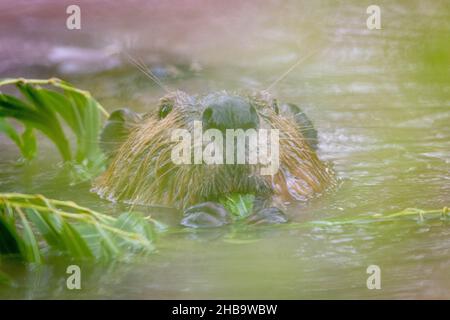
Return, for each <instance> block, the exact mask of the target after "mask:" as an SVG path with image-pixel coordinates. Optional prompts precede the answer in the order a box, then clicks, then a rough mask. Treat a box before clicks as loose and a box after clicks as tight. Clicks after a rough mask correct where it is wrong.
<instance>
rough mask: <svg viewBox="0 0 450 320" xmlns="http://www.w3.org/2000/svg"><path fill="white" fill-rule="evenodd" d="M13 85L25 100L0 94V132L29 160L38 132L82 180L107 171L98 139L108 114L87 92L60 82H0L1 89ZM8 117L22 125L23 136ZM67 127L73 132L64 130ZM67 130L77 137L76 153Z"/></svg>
mask: <svg viewBox="0 0 450 320" xmlns="http://www.w3.org/2000/svg"><path fill="white" fill-rule="evenodd" d="M13 84H14V85H16V87H17V88H18V90H19V92H20V93H21V94H22V95H23V97H24V99H23V100H21V99H18V98H16V97H14V96H12V95H8V94H3V93H0V132H3V133H5V134H6V135H7V136H8V137H9V138H10V139H11V140H13V141H14V142H15V143H16V145H17V146H18V147H19V149H20V151H21V153H22V155H23V156H24V157H25V158H26V159H32V158H33V157H34V156H35V154H36V151H37V144H36V137H35V135H34V133H33V132H34V129H36V130H39V131H40V132H42V133H43V134H44V135H45V136H47V137H48V138H49V139H50V140H51V141H52V142H53V143H54V145H55V146H56V147H57V149H58V150H59V153H60V154H61V156H62V158H63V160H64V161H65V162H67V163H69V164H73V165H74V167H76V169H75V170H74V173H75V174H80V177H81V178H82V179H87V178H90V177H92V176H93V175H96V174H98V173H99V172H100V171H101V170H102V169H103V168H104V160H105V157H104V156H103V154H102V152H101V149H100V146H99V141H98V137H99V133H100V129H101V117H100V114H101V113H103V114H105V115H106V116H107V115H108V114H107V112H106V111H105V110H104V109H103V107H102V106H101V105H100V104H99V103H98V102H97V101H96V100H95V99H94V98H92V96H91V95H90V94H89V93H88V92H86V91H83V90H80V89H77V88H75V87H73V86H72V85H70V84H68V83H66V82H64V81H61V80H59V79H49V80H28V79H6V80H3V81H0V86H2V85H13ZM42 85H45V86H46V87H42ZM5 118H13V119H15V120H17V121H19V122H21V123H22V124H23V126H24V132H23V134H22V135H20V134H19V133H18V132H17V130H16V129H15V128H14V127H13V126H12V125H11V124H9V123H7V122H6V121H5V120H4V119H5ZM65 125H67V127H68V128H69V129H70V130H64V129H65ZM65 131H71V132H72V133H73V135H74V136H75V137H76V151H75V152H73V151H72V148H71V145H70V143H69V140H70V137H69V136H68V135H67V134H66V132H65ZM74 149H75V148H74ZM75 180H78V179H75Z"/></svg>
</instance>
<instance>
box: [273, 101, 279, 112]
mask: <svg viewBox="0 0 450 320" xmlns="http://www.w3.org/2000/svg"><path fill="white" fill-rule="evenodd" d="M272 108H273V110H274V111H275V113H276V114H280V108H278V101H277V99H273V101H272Z"/></svg>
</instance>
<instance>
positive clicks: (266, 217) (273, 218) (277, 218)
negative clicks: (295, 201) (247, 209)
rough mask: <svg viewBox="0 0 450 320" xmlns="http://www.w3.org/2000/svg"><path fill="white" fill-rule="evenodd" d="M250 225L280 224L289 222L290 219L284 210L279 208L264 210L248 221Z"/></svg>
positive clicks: (250, 217) (253, 215)
mask: <svg viewBox="0 0 450 320" xmlns="http://www.w3.org/2000/svg"><path fill="white" fill-rule="evenodd" d="M246 222H247V223H248V224H253V225H260V224H280V223H286V222H288V218H287V217H286V214H285V213H284V212H283V210H281V209H279V208H277V207H269V208H263V209H261V210H259V211H257V212H255V213H254V214H252V215H251V216H249V217H248V218H247V219H246Z"/></svg>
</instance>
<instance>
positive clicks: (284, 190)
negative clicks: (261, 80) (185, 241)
mask: <svg viewBox="0 0 450 320" xmlns="http://www.w3.org/2000/svg"><path fill="white" fill-rule="evenodd" d="M198 123H201V124H202V130H203V132H205V131H207V130H209V131H213V132H214V133H215V134H216V138H215V139H210V140H208V141H207V142H205V140H203V145H202V146H200V148H201V147H205V145H204V144H207V148H208V147H209V148H210V149H211V146H213V147H214V144H216V148H212V149H213V150H214V151H213V152H212V155H213V156H214V157H215V159H216V160H217V158H218V157H219V160H220V157H223V160H224V162H222V163H220V162H218V161H216V162H213V163H207V162H206V161H200V162H199V161H196V159H195V149H196V147H199V146H198V143H197V146H196V144H195V141H194V143H193V145H192V149H193V150H194V152H192V153H189V155H188V156H187V157H186V154H185V156H184V159H185V160H191V159H190V158H191V157H192V161H184V162H183V161H181V162H180V161H178V162H177V161H174V158H173V154H174V149H176V148H177V146H178V142H177V141H174V139H173V132H174V130H178V131H180V130H182V132H185V133H187V134H188V137H194V136H195V129H196V126H195V125H196V124H198ZM230 130H238V131H241V132H250V131H251V130H254V131H256V130H260V131H262V130H276V131H277V135H278V141H277V143H278V144H277V150H276V151H277V157H278V158H277V159H276V160H277V167H276V170H274V171H273V172H271V173H270V174H262V172H264V171H262V170H261V169H262V168H263V165H262V164H261V163H257V162H256V163H255V162H251V161H247V162H244V163H242V162H241V163H227V162H226V161H225V158H226V157H227V156H230V153H232V152H234V153H236V154H235V155H234V156H235V157H233V158H234V159H237V158H239V157H240V154H239V152H238V151H239V149H238V148H236V147H232V148H231V149H227V151H228V155H225V154H221V153H220V154H217V152H218V151H217V150H221V149H220V148H217V147H223V145H222V143H223V141H222V140H220V139H217V136H220V135H219V133H223V134H226V133H228V132H229V131H230ZM189 139H190V138H189ZM101 140H102V142H103V144H104V146H105V149H106V150H107V152H108V154H109V156H110V159H111V162H110V165H109V167H108V169H107V170H106V172H105V173H104V174H103V175H102V176H100V177H99V178H98V179H97V181H96V182H95V185H94V190H95V191H96V192H97V193H98V194H100V195H101V196H103V197H107V198H109V199H113V200H126V201H130V202H132V203H138V204H146V205H162V206H169V207H175V208H177V209H180V210H184V213H185V217H184V219H183V224H185V225H189V226H203V225H204V226H210V225H222V224H226V223H228V222H229V221H231V219H230V218H229V212H227V210H226V209H225V208H224V207H223V206H222V205H221V204H220V203H219V199H221V198H223V197H226V196H227V195H232V194H251V195H253V196H254V198H255V204H254V206H253V215H252V216H250V217H248V219H249V221H253V222H258V221H272V222H284V221H286V220H287V219H286V217H285V215H284V213H283V207H284V205H285V204H286V203H288V202H291V201H306V200H307V199H309V198H311V197H314V196H316V195H318V194H320V193H322V192H323V191H324V190H325V189H326V188H328V187H329V186H330V185H333V184H334V182H335V180H334V176H333V173H332V171H331V170H330V169H329V168H328V167H327V166H326V165H325V164H324V163H323V162H321V161H320V160H319V159H318V157H317V155H316V148H317V133H316V131H315V129H314V128H313V126H312V123H311V122H310V121H309V119H308V118H307V117H306V116H305V115H304V114H303V113H302V112H301V110H300V109H299V108H298V107H297V106H295V105H292V104H283V105H278V103H277V101H276V100H275V99H274V98H272V97H271V95H270V94H268V93H267V92H260V93H256V94H249V95H238V94H230V93H227V92H218V93H212V94H208V95H206V96H203V97H196V96H191V95H188V94H186V93H184V92H181V91H176V92H173V93H170V94H168V95H166V96H165V97H163V98H162V99H161V100H160V104H159V108H158V110H157V111H155V112H151V113H148V114H144V115H137V114H134V113H133V112H131V111H129V110H126V109H124V110H119V111H116V112H114V113H113V114H112V115H111V118H110V120H109V121H108V123H107V124H106V126H105V128H104V131H103V133H102V137H101ZM264 141H266V142H267V140H264ZM247 146H248V147H249V148H250V150H252V148H253V150H256V151H261V150H262V149H264V146H263V145H259V144H258V145H255V144H254V143H252V141H247ZM269 149H271V150H270V151H271V152H272V155H273V154H274V151H275V150H274V147H273V146H269ZM265 151H266V153H267V150H265ZM244 152H245V154H244V156H243V158H244V159H247V160H248V159H250V154H249V149H246V150H245V151H244ZM259 218H260V219H259Z"/></svg>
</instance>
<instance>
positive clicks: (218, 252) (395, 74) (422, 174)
mask: <svg viewBox="0 0 450 320" xmlns="http://www.w3.org/2000/svg"><path fill="white" fill-rule="evenodd" d="M369 4H371V3H367V4H366V3H364V2H359V1H355V2H354V3H353V4H350V3H349V2H345V3H344V2H342V3H340V2H334V1H318V2H314V3H313V2H312V1H311V2H297V1H285V2H266V3H264V4H259V5H258V4H256V3H254V4H252V3H251V2H250V3H248V4H246V5H239V4H237V3H234V6H231V5H230V6H228V7H227V6H225V5H223V7H222V6H221V5H218V4H217V5H210V6H206V5H205V6H204V7H202V8H203V9H202V10H203V11H202V10H200V13H198V12H197V11H195V12H197V13H195V14H194V13H193V12H194V10H193V9H185V10H188V12H189V14H186V15H183V16H184V17H186V21H185V20H183V21H182V22H180V20H177V19H176V15H177V14H180V11H182V10H181V9H180V10H179V11H176V10H175V12H174V13H173V14H174V16H175V18H174V17H173V16H171V15H166V13H167V11H170V10H169V9H171V8H166V7H165V6H164V5H155V7H151V6H150V5H148V7H145V6H144V8H143V9H142V11H143V12H147V14H148V15H149V16H152V17H153V18H154V19H151V20H152V21H149V19H145V14H140V15H137V17H135V20H134V21H131V20H132V19H131V18H124V19H113V18H107V17H105V16H102V13H101V12H100V13H98V12H97V13H96V14H98V15H99V17H103V19H100V18H99V19H93V18H92V17H91V18H90V19H92V20H89V21H92V23H95V28H94V27H91V29H89V24H88V26H87V27H86V28H87V30H85V32H91V34H94V35H96V37H93V38H92V39H91V38H90V39H89V40H90V41H93V42H92V43H95V47H96V48H98V47H99V46H102V45H108V43H109V42H110V41H113V40H112V39H113V38H114V37H118V36H120V35H123V34H125V33H130V32H131V31H133V32H134V33H133V34H135V36H136V38H137V44H135V45H136V46H137V47H138V48H139V55H140V56H141V57H144V58H146V57H153V56H154V55H156V56H157V57H158V58H154V59H153V58H152V59H149V60H150V61H149V64H152V63H154V64H155V65H160V64H163V65H165V66H166V65H169V66H171V65H175V66H176V68H177V69H176V70H178V71H177V72H174V73H173V74H172V75H171V76H168V77H166V78H164V79H163V81H164V82H165V84H166V85H167V86H169V87H170V88H177V89H182V90H185V91H187V92H190V93H205V92H208V91H215V90H222V89H227V90H235V89H265V88H267V87H268V86H269V85H270V83H272V82H273V81H274V80H275V79H276V78H277V77H278V76H279V75H281V74H282V73H283V72H284V71H285V70H287V69H288V68H289V67H290V66H291V65H293V64H294V63H295V62H296V61H297V60H298V59H299V58H300V57H302V56H303V55H306V54H307V53H309V52H312V51H316V50H317V51H318V53H317V54H316V55H315V56H313V57H312V58H310V59H309V60H307V61H305V62H304V63H302V64H301V65H300V66H298V67H297V68H296V69H295V70H294V71H292V72H291V73H290V74H289V75H288V76H287V77H286V78H285V79H284V80H283V81H281V82H280V83H279V84H278V85H277V86H275V87H274V88H273V89H272V93H273V94H274V95H275V96H276V97H278V99H279V100H281V101H286V102H293V103H296V104H298V105H299V106H301V107H302V108H303V110H304V111H305V112H306V114H307V115H308V116H309V117H310V118H311V119H312V121H313V122H314V124H315V126H316V128H317V129H318V131H319V137H320V145H319V156H320V157H321V159H323V160H325V161H328V162H330V163H331V164H332V165H333V167H334V169H335V171H336V173H337V175H338V177H339V179H340V184H339V187H338V188H336V189H335V190H332V191H330V192H329V193H327V194H324V195H322V196H321V197H318V198H316V199H313V200H311V201H309V202H307V203H296V204H292V205H290V206H289V208H288V210H287V213H288V215H289V216H290V218H291V220H293V221H297V222H306V221H311V220H320V219H326V218H331V217H333V218H335V217H342V218H344V217H364V216H367V215H373V214H375V213H391V212H396V211H401V210H403V209H404V208H408V207H416V208H423V209H440V208H442V207H444V206H449V204H450V196H449V195H450V175H449V171H450V170H449V169H450V127H449V123H450V7H449V4H448V2H446V1H435V2H433V3H429V2H427V1H400V2H397V4H393V3H392V2H391V1H386V2H384V1H383V2H380V3H379V5H380V6H381V8H382V30H368V29H367V28H366V23H365V20H366V18H367V14H366V13H365V9H366V7H367V6H368V5H369ZM133 8H134V7H132V6H131V8H127V10H130V11H132V10H133ZM219 9H220V10H221V11H218V10H219ZM42 10H43V9H42ZM114 10H118V8H115V9H114ZM170 12H172V11H170ZM202 12H203V13H202ZM219 12H221V13H222V14H219ZM116 14H118V13H117V12H116ZM108 19H110V20H108ZM55 20H56V18H55ZM47 24H48V25H51V23H50V22H47ZM45 26H47V25H45V24H44V27H45ZM143 26H144V27H145V28H144V27H143ZM202 26H203V27H202ZM24 28H25V27H24ZM111 28H112V29H111ZM25 29H26V28H25ZM25 29H19V30H18V31H17V33H15V34H10V35H9V37H10V38H11V37H13V38H14V37H17V38H21V37H22V38H24V39H26V40H27V41H36V40H32V39H31V38H32V34H33V33H32V32H31V31H29V30H28V29H26V30H25ZM24 30H25V31H24ZM43 30H45V32H47V33H50V34H51V35H52V37H49V38H50V40H48V41H49V43H47V45H48V46H50V47H52V46H57V45H67V43H65V42H67V41H68V40H67V39H66V38H64V37H66V36H67V34H65V33H64V32H62V31H61V32H57V31H50V30H51V28H50V29H46V28H44V29H43ZM130 30H131V31H130ZM181 30H182V32H181ZM30 32H31V33H30ZM52 32H53V33H52ZM3 36H4V35H3ZM113 36H114V37H113ZM80 37H81V38H82V36H80ZM119 38H120V37H119ZM5 39H6V38H5ZM62 39H64V40H62ZM114 39H115V40H117V39H116V38H114ZM153 39H157V40H158V41H156V40H153ZM5 41H6V40H5ZM52 41H55V43H57V44H53V42H52ZM74 41H79V42H81V43H82V41H81V40H79V39H76V40H74ZM5 43H6V42H5ZM92 43H91V44H92ZM80 45H81V44H80ZM83 45H85V44H84V43H83ZM19 49H20V48H18V49H17V50H18V51H20V50H19ZM10 50H14V49H10ZM44 51H45V50H44ZM45 52H47V51H45ZM155 52H156V53H157V54H155ZM28 54H29V55H31V56H33V54H34V55H39V53H38V52H34V53H28ZM42 55H44V56H45V54H44V53H42ZM18 57H19V58H18V59H20V57H21V56H20V55H18ZM23 59H25V58H23ZM24 61H25V60H24ZM27 61H28V60H27ZM152 61H156V62H152ZM193 62H195V63H198V64H200V65H201V66H202V67H203V68H202V69H201V70H197V71H195V72H194V71H192V70H190V68H189V65H191V64H192V63H193ZM24 63H25V62H24ZM29 63H30V65H25V67H24V66H22V67H21V68H19V67H17V68H15V69H9V70H8V69H5V70H8V73H7V74H6V71H4V72H5V74H3V72H2V74H1V76H2V77H3V76H9V75H19V74H20V75H22V76H34V77H49V76H53V75H58V76H60V77H63V78H65V79H68V80H71V81H72V82H73V83H74V84H76V85H77V86H79V87H81V88H84V89H88V90H90V91H91V93H92V94H93V95H94V96H95V97H96V98H97V99H98V100H99V101H100V102H101V103H102V104H103V105H104V106H105V107H106V108H107V109H108V110H113V109H115V108H118V107H122V106H129V107H131V108H132V109H134V110H137V111H145V110H150V109H151V108H152V107H154V105H155V102H156V101H157V100H158V98H159V97H160V96H161V95H163V94H164V93H163V91H162V90H161V89H160V88H158V87H157V86H156V85H155V84H153V83H152V82H151V81H149V80H148V79H146V78H145V77H144V76H143V75H142V74H140V73H139V72H138V71H137V70H136V69H135V68H133V67H131V66H129V65H128V64H123V65H120V66H119V67H117V68H112V69H109V70H103V71H98V72H95V73H94V72H85V73H76V72H70V71H67V70H66V71H65V73H64V70H62V69H61V64H60V65H59V67H60V69H58V68H56V67H55V66H54V65H52V64H50V67H46V68H43V67H37V66H36V64H35V63H34V62H33V63H31V62H29ZM62 66H63V67H64V64H62ZM191 69H192V68H191ZM42 140H43V147H42V148H41V149H40V154H39V157H38V159H37V160H36V161H34V162H33V163H31V164H28V165H17V164H16V163H15V160H16V159H17V158H18V156H19V155H18V153H17V150H16V149H15V147H14V146H13V145H12V144H11V143H10V142H9V141H7V140H6V139H4V138H3V137H2V138H0V152H1V153H0V191H3V192H5V191H8V192H9V191H15V192H24V193H41V194H44V195H46V196H48V197H53V198H58V199H64V200H68V199H70V200H74V201H77V202H79V203H80V204H82V205H85V206H89V207H92V208H96V209H98V210H100V211H102V212H106V213H111V214H117V213H118V212H120V211H122V210H125V209H126V205H124V204H113V203H110V202H107V201H104V200H101V199H99V198H98V197H97V196H96V195H95V194H92V193H90V192H89V188H90V185H89V183H81V184H76V185H69V181H68V180H67V177H65V176H64V174H62V173H61V170H60V167H59V166H58V161H59V158H58V154H57V152H56V151H55V149H53V147H52V146H51V145H50V144H49V143H47V142H46V141H45V140H44V139H42ZM139 210H142V211H144V212H145V213H147V214H152V215H153V216H154V217H156V218H157V219H160V220H162V221H164V222H166V223H167V224H169V225H170V226H172V227H173V228H174V229H175V230H178V231H179V232H174V233H171V234H167V235H164V236H162V237H161V238H160V239H159V241H158V243H157V248H158V252H157V253H156V254H154V255H151V256H148V257H139V258H137V259H136V260H132V261H128V262H121V263H114V264H110V265H89V264H85V265H82V289H81V290H79V291H69V290H68V289H66V286H65V279H66V274H65V268H66V267H67V265H68V264H71V262H68V261H64V260H55V261H53V262H52V263H50V264H47V265H43V266H36V265H23V264H20V263H13V262H8V263H5V264H4V265H3V266H2V269H4V271H6V272H8V273H9V274H10V275H12V276H13V278H14V280H15V287H13V288H1V287H0V297H2V298H56V299H59V298H74V299H87V298H138V299H153V298H188V299H189V298H212V299H222V298H254V299H260V298H261V299H262V298H287V299H300V298H326V299H329V298H338V299H339V298H369V299H370V298H446V299H448V298H450V272H449V270H450V228H449V223H448V220H447V221H444V220H439V219H434V220H425V221H423V222H420V221H418V220H417V219H410V220H402V221H397V222H383V223H376V224H367V225H342V226H320V227H319V226H315V227H304V228H277V227H274V228H259V229H258V228H256V229H250V230H249V229H246V230H239V229H235V228H233V227H229V228H223V229H217V230H210V231H203V232H199V231H192V230H191V231H187V230H181V229H177V228H178V227H177V222H178V221H179V216H177V214H176V213H173V212H161V211H159V210H158V209H154V208H148V207H143V208H139ZM372 264H375V265H378V266H379V267H380V268H381V286H382V289H381V290H368V289H367V287H366V280H367V277H368V276H369V275H368V274H367V273H366V268H367V267H368V266H369V265H372Z"/></svg>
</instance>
